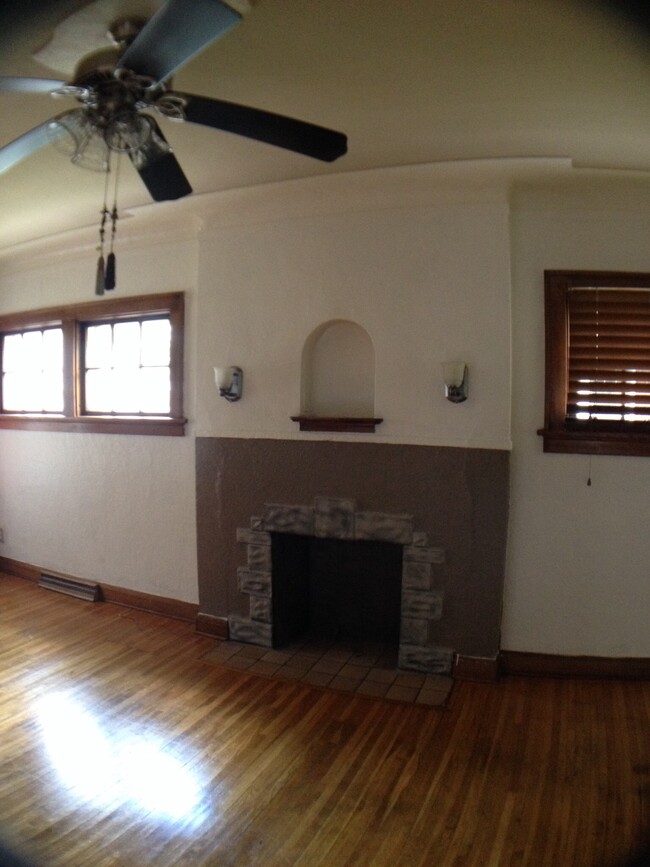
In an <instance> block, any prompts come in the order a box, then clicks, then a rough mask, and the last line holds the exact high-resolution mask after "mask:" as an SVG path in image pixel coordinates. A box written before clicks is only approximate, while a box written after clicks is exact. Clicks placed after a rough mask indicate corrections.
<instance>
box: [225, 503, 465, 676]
mask: <svg viewBox="0 0 650 867" xmlns="http://www.w3.org/2000/svg"><path fill="white" fill-rule="evenodd" d="M272 533H289V534H296V535H300V536H312V537H315V538H321V539H341V540H352V541H362V540H363V541H378V542H392V543H395V544H399V545H402V575H401V611H400V637H399V648H398V665H399V667H400V668H403V669H408V670H415V671H422V672H429V673H436V674H448V673H449V672H450V671H451V667H452V663H453V659H454V650H453V649H452V648H449V647H445V646H441V645H440V644H439V643H438V642H437V641H436V633H437V629H436V626H437V624H438V622H439V621H440V620H441V618H442V612H443V595H444V572H445V570H444V564H445V551H444V549H443V548H441V547H437V546H434V545H431V544H429V540H428V537H427V534H426V533H425V532H423V531H421V530H417V529H414V527H413V518H412V516H410V515H405V514H391V513H387V512H371V511H363V510H358V509H357V504H356V502H355V501H354V500H353V499H347V498H334V497H326V496H317V497H315V499H314V504H313V506H307V505H286V504H277V503H267V504H265V506H264V510H263V513H262V515H261V516H253V517H251V518H250V522H249V526H248V527H239V528H237V534H236V535H237V541H238V542H239V543H242V544H245V545H246V554H247V563H246V565H245V566H241V567H239V568H238V569H237V584H238V589H239V591H240V592H241V593H242V594H244V596H245V597H247V599H248V616H242V615H237V614H231V615H229V617H228V627H229V633H230V638H231V639H232V640H234V641H241V642H246V643H250V644H257V645H261V646H264V647H272V646H273V606H272V594H273V574H272V557H271V547H272V536H271V534H272ZM306 580H307V579H306Z"/></svg>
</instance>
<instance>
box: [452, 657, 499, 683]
mask: <svg viewBox="0 0 650 867" xmlns="http://www.w3.org/2000/svg"><path fill="white" fill-rule="evenodd" d="M452 676H453V677H454V678H455V679H456V680H474V681H480V682H481V683H493V682H494V681H495V680H497V678H498V676H499V660H498V658H497V657H482V656H462V655H461V654H458V655H457V656H456V659H455V661H454V668H453V671H452Z"/></svg>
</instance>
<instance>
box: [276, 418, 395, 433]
mask: <svg viewBox="0 0 650 867" xmlns="http://www.w3.org/2000/svg"><path fill="white" fill-rule="evenodd" d="M291 421H296V422H298V424H299V425H300V430H306V431H332V432H338V433H346V432H347V433H374V432H375V427H376V426H377V425H378V424H381V423H382V421H383V418H343V417H339V416H329V417H326V416H313V415H292V416H291Z"/></svg>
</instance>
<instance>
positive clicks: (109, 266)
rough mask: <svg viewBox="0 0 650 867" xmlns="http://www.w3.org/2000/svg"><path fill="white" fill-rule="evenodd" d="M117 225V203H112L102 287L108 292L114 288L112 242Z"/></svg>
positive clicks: (113, 241)
mask: <svg viewBox="0 0 650 867" xmlns="http://www.w3.org/2000/svg"><path fill="white" fill-rule="evenodd" d="M116 227H117V204H115V205H113V210H112V211H111V249H110V252H109V254H108V256H107V258H106V273H105V276H104V289H106V291H107V292H109V291H110V290H111V289H115V253H114V252H113V244H114V243H115V230H116Z"/></svg>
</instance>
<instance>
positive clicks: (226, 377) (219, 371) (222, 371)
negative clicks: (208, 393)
mask: <svg viewBox="0 0 650 867" xmlns="http://www.w3.org/2000/svg"><path fill="white" fill-rule="evenodd" d="M214 381H215V383H216V385H217V388H218V389H224V390H225V391H228V389H229V388H230V386H231V385H232V367H215V369H214Z"/></svg>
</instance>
